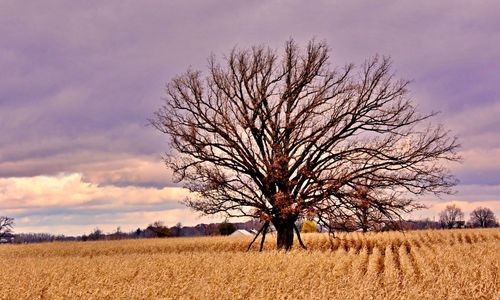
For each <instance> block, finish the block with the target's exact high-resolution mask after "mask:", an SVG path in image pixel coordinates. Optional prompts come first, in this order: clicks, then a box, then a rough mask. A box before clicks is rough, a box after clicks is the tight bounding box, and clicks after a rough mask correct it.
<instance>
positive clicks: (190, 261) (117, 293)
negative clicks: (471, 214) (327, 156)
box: [0, 229, 500, 299]
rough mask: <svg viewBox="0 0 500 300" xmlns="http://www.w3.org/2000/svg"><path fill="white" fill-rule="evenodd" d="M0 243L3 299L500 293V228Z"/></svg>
mask: <svg viewBox="0 0 500 300" xmlns="http://www.w3.org/2000/svg"><path fill="white" fill-rule="evenodd" d="M304 238H305V241H306V244H307V245H308V247H309V249H308V250H307V251H304V250H299V249H294V250H292V251H291V252H289V253H285V252H281V251H276V250H274V249H272V248H273V243H274V240H273V241H269V243H267V244H266V251H264V252H262V253H259V252H257V251H256V250H255V249H256V247H255V248H254V249H253V250H252V251H250V252H245V248H246V246H247V245H248V242H249V239H246V238H243V239H241V238H230V237H203V238H172V239H155V240H127V241H103V242H86V243H81V242H74V243H73V242H71V243H70V242H67V243H49V244H35V245H2V246H1V247H0V262H1V274H2V279H1V288H0V299H75V298H76V299H78V298H81V299H500V230H499V229H485V230H467V229H465V230H450V231H413V232H406V233H404V234H403V233H400V232H391V233H377V234H365V235H363V234H360V233H353V234H342V235H340V236H339V239H338V240H334V241H333V242H332V241H330V239H329V238H328V236H327V235H324V234H308V235H305V237H304Z"/></svg>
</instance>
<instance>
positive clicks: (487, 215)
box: [470, 207, 497, 228]
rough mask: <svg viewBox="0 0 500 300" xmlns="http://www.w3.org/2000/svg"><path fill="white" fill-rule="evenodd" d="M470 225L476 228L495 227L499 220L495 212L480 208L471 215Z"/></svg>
mask: <svg viewBox="0 0 500 300" xmlns="http://www.w3.org/2000/svg"><path fill="white" fill-rule="evenodd" d="M470 223H471V225H472V226H474V227H482V228H487V227H495V226H496V225H497V219H496V218H495V214H494V213H493V211H492V210H491V209H489V208H487V207H478V208H476V209H474V210H473V211H472V212H471V214H470Z"/></svg>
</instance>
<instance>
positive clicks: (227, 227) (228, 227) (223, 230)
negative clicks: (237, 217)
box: [219, 221, 236, 235]
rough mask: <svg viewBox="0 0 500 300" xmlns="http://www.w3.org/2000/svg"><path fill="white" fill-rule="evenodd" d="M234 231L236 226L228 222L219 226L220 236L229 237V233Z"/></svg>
mask: <svg viewBox="0 0 500 300" xmlns="http://www.w3.org/2000/svg"><path fill="white" fill-rule="evenodd" d="M235 231H236V226H234V224H232V223H229V222H226V221H224V222H222V223H220V224H219V234H220V235H230V234H231V233H233V232H235Z"/></svg>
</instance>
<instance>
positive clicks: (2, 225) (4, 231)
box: [0, 216, 14, 238]
mask: <svg viewBox="0 0 500 300" xmlns="http://www.w3.org/2000/svg"><path fill="white" fill-rule="evenodd" d="M13 227H14V218H9V217H5V216H3V217H1V216H0V238H2V237H5V236H8V235H9V234H11V233H12V228H13Z"/></svg>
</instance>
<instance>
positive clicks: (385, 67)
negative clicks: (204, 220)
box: [151, 40, 459, 250]
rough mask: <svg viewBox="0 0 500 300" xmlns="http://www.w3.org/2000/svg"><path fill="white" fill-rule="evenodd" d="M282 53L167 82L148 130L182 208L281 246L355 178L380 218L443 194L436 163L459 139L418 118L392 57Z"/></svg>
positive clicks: (442, 175) (444, 179) (239, 52)
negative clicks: (243, 226) (246, 224)
mask: <svg viewBox="0 0 500 300" xmlns="http://www.w3.org/2000/svg"><path fill="white" fill-rule="evenodd" d="M283 50H284V51H283V54H282V55H278V53H277V51H274V50H272V49H269V48H265V47H252V48H249V49H234V50H233V51H231V52H230V53H229V54H228V55H227V56H225V58H224V60H223V62H219V61H217V60H216V59H215V58H212V59H210V60H209V63H208V71H207V72H206V73H204V74H203V73H202V72H201V71H194V70H188V71H187V72H186V73H184V74H181V75H179V76H177V77H175V78H173V79H172V80H171V81H170V82H169V83H168V84H167V87H166V97H165V102H164V105H163V106H162V107H161V108H160V109H159V110H158V111H157V112H156V113H155V115H154V117H153V120H151V123H152V125H153V126H154V127H155V128H156V129H158V130H159V131H160V132H162V133H165V134H167V136H168V137H169V141H170V146H169V149H170V150H169V152H168V153H166V155H165V162H166V164H167V166H168V167H170V168H171V169H172V170H173V172H174V175H175V176H176V179H177V180H179V181H184V182H185V186H186V188H188V189H189V190H190V192H192V193H193V194H192V195H193V196H194V197H191V198H188V199H186V201H185V203H186V204H187V205H188V206H190V207H191V208H193V209H195V210H197V211H200V212H201V213H203V214H220V213H223V214H225V215H227V216H229V217H256V218H259V219H260V220H261V221H262V222H263V226H262V228H261V229H260V231H259V233H258V234H257V236H258V235H259V234H261V233H263V239H264V238H265V233H266V232H267V229H268V228H269V224H270V223H272V224H273V225H274V227H275V228H276V231H277V235H276V238H277V247H278V249H285V250H289V249H291V247H292V245H293V240H294V232H295V233H296V234H297V235H299V234H300V231H299V230H298V228H297V227H296V225H295V224H296V221H297V220H299V219H301V218H304V217H307V215H309V214H311V213H314V214H315V215H316V216H317V220H318V221H319V222H323V224H324V225H325V226H328V225H329V224H328V221H327V220H328V215H329V214H330V213H331V212H332V211H335V210H338V209H339V208H341V207H343V206H344V204H347V206H349V203H347V202H349V201H351V199H352V197H351V196H350V194H351V193H352V192H353V190H354V189H355V188H356V187H357V186H359V185H360V184H364V183H363V182H367V181H369V182H370V183H369V186H367V188H369V189H370V190H377V194H376V195H374V196H376V199H377V202H370V204H369V205H371V206H372V207H373V209H377V210H378V211H379V212H381V213H382V214H385V213H392V212H397V213H405V212H407V211H409V210H411V209H412V208H414V205H413V204H414V203H415V202H416V200H417V199H416V197H415V196H420V195H423V194H425V193H433V194H441V193H447V192H450V191H451V188H452V187H453V186H454V185H455V184H456V180H455V178H454V177H453V176H452V175H451V174H450V173H449V171H448V169H447V168H446V167H445V166H444V164H443V163H444V162H448V161H455V160H457V159H458V158H459V157H458V156H457V153H456V151H455V150H456V148H457V147H458V144H457V143H456V140H455V138H453V137H451V136H450V135H449V133H448V132H447V131H446V130H444V129H443V128H442V127H441V126H433V125H431V124H429V123H428V121H429V119H430V118H431V117H433V116H434V115H435V114H434V113H430V114H420V113H418V111H417V109H416V105H415V104H414V103H413V102H412V100H411V97H410V96H409V95H408V82H407V81H406V80H400V79H398V78H397V77H396V76H395V75H394V73H393V72H392V71H391V61H390V59H389V58H381V57H378V56H375V57H373V58H371V59H368V60H367V61H366V62H365V63H364V64H363V65H362V66H361V67H360V68H355V67H354V66H353V65H346V66H345V67H334V66H333V65H332V64H331V63H330V62H329V59H330V52H329V49H328V46H327V45H326V43H322V42H319V43H318V42H315V41H311V42H310V43H309V44H308V45H307V46H306V47H303V48H301V47H299V46H298V45H297V44H296V43H295V42H294V41H293V40H290V41H288V42H287V43H286V44H285V47H284V49H283ZM298 237H299V242H300V236H298ZM262 244H263V243H262Z"/></svg>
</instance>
